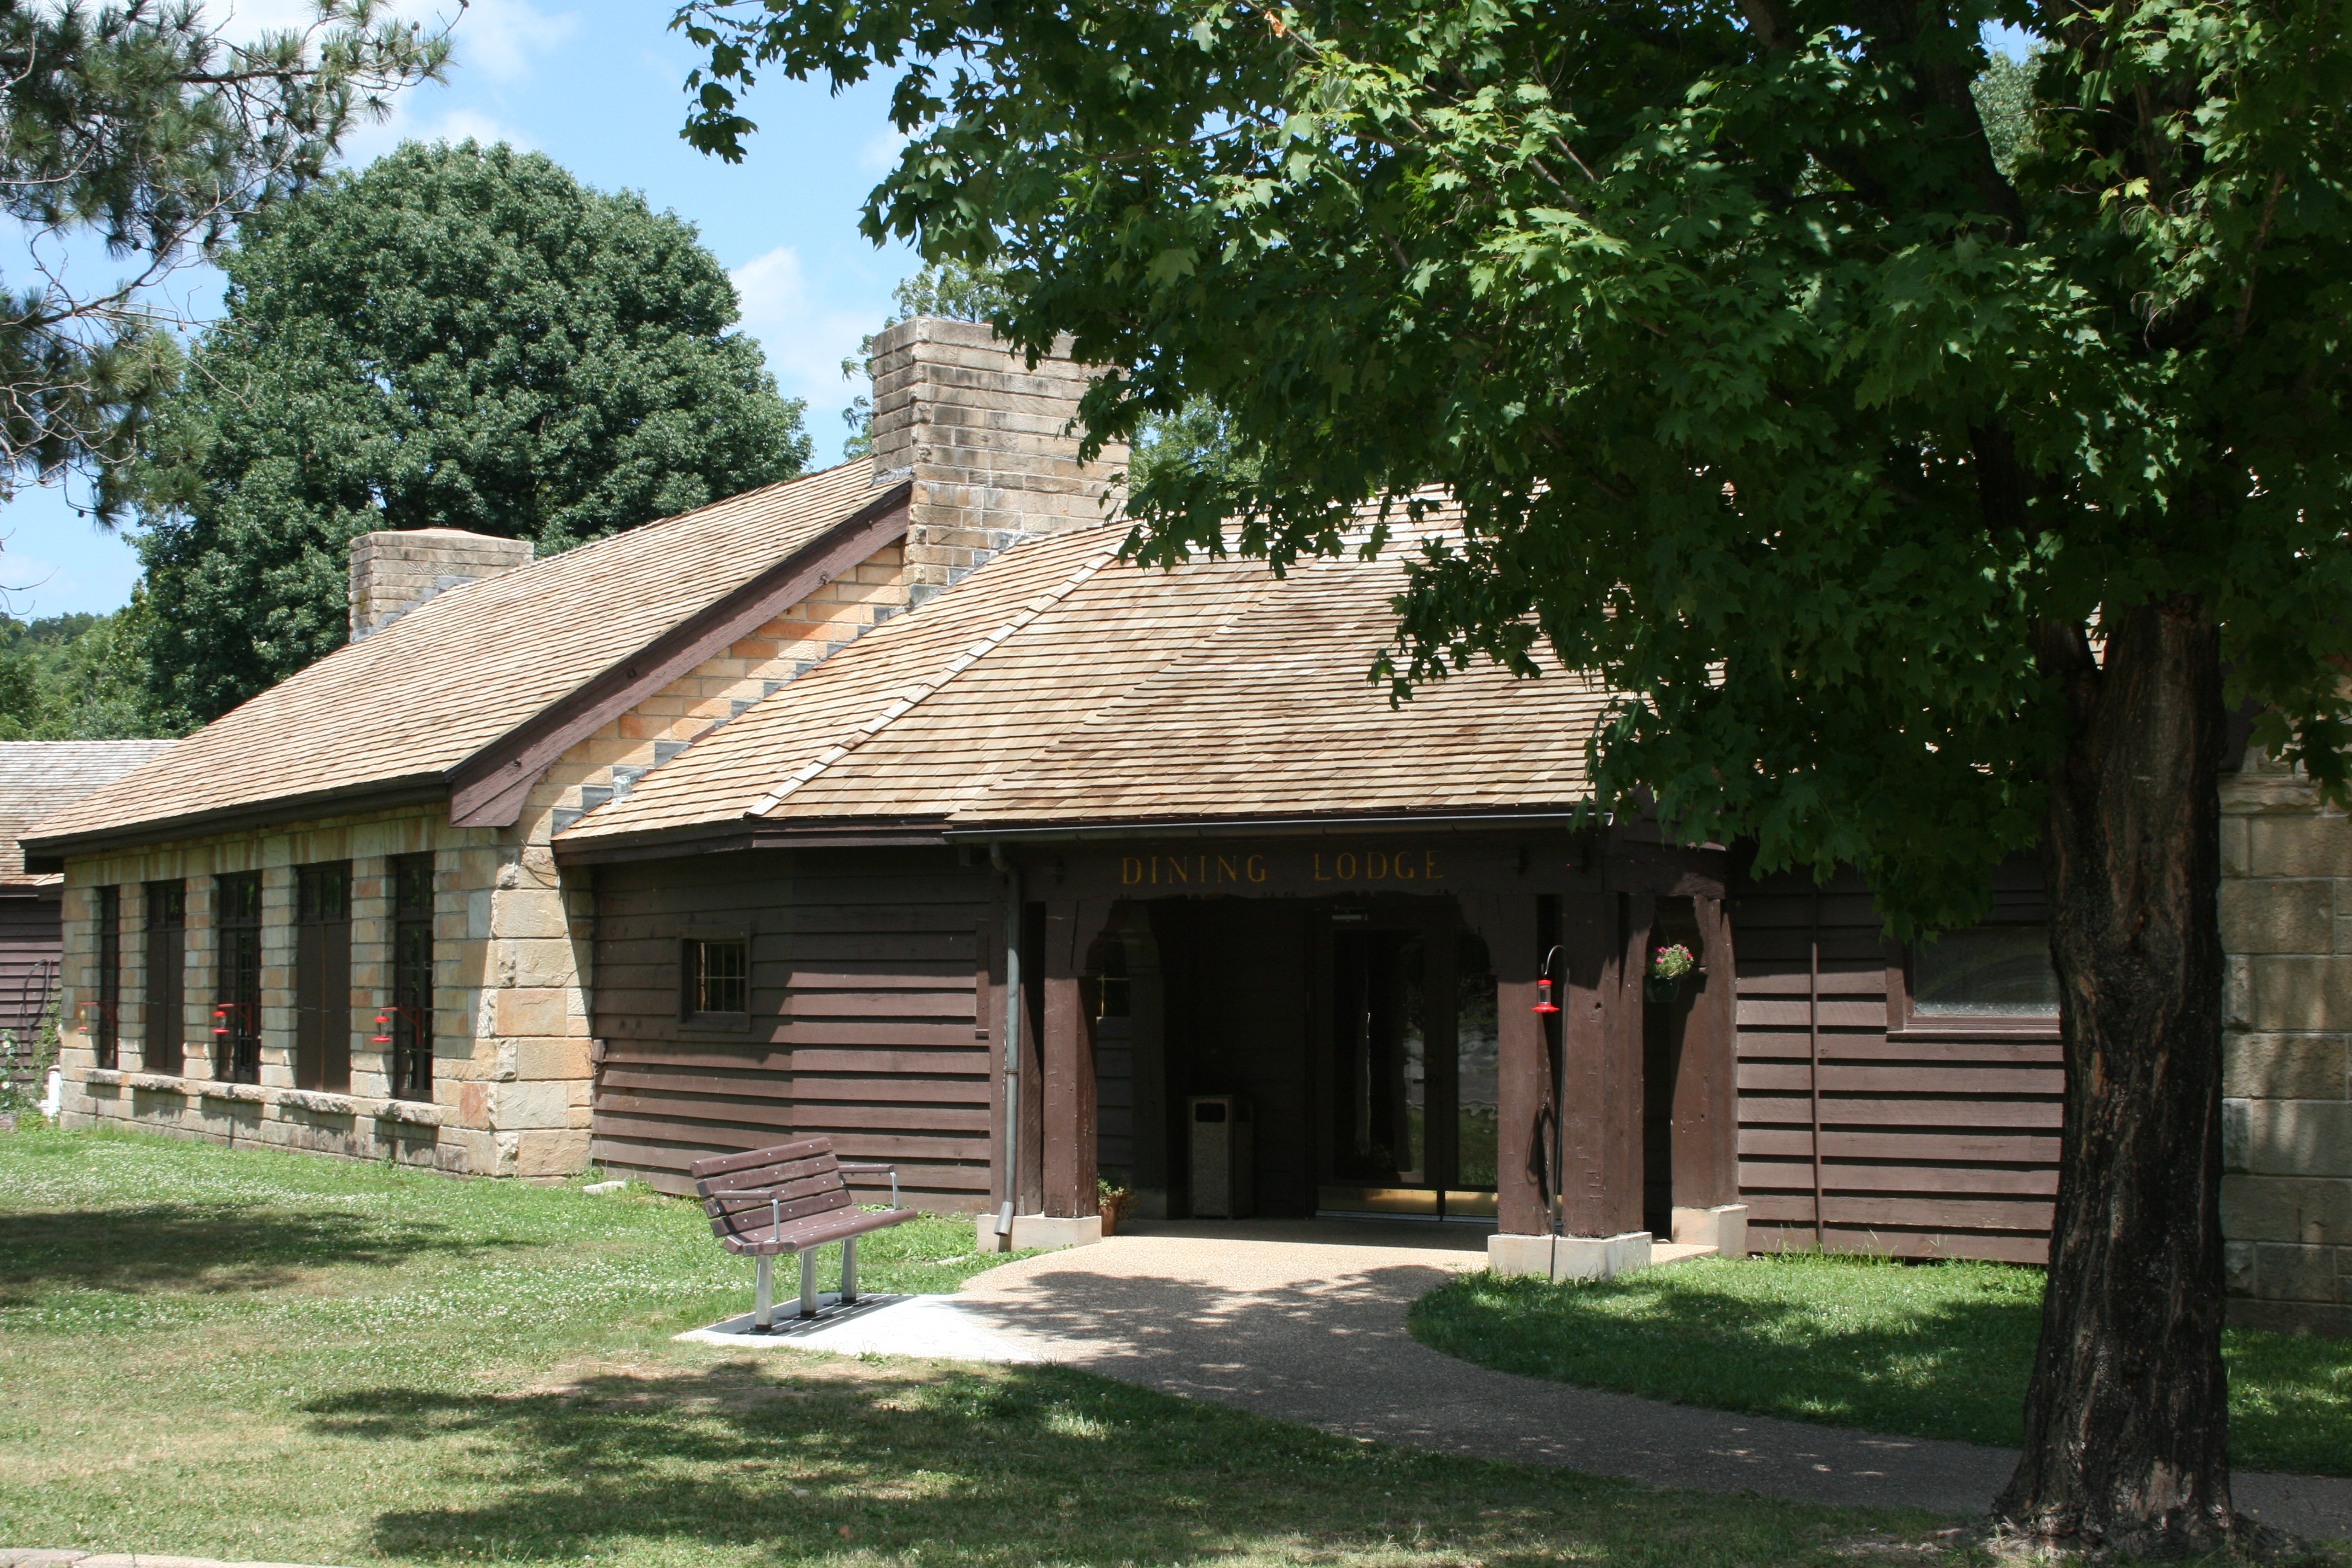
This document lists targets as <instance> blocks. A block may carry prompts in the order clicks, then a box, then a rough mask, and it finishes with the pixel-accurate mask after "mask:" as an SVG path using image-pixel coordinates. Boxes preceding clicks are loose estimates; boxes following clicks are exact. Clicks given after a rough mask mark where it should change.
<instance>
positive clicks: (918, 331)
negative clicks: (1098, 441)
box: [871, 316, 1128, 605]
mask: <svg viewBox="0 0 2352 1568" xmlns="http://www.w3.org/2000/svg"><path fill="white" fill-rule="evenodd" d="M1068 352H1069V340H1068V339H1067V338H1064V339H1062V340H1061V341H1060V342H1056V343H1055V345H1054V355H1053V357H1050V358H1046V359H1041V360H1039V361H1038V362H1037V364H1036V367H1035V368H1034V369H1032V368H1030V366H1029V364H1028V363H1027V362H1026V359H1025V356H1024V355H1023V354H1022V353H1020V352H1019V351H1018V350H1008V349H1007V348H1006V347H1005V346H1004V344H1003V343H1002V342H998V341H997V338H996V334H995V333H993V332H992V331H989V329H988V328H987V326H986V325H985V324H983V323H980V322H974V321H947V320H945V319H943V318H940V317H937V316H917V317H914V318H913V319H911V320H908V321H901V322H899V323H898V325H897V326H895V327H891V328H889V329H887V330H886V331H884V332H883V333H882V334H881V335H880V336H879V337H877V338H876V339H875V340H874V357H873V360H872V362H871V363H872V367H873V372H874V482H875V483H876V484H877V485H884V484H896V483H898V481H899V480H901V479H909V480H912V481H913V485H914V494H913V499H912V500H911V502H910V503H909V511H908V527H907V556H906V560H907V568H906V572H907V584H908V598H909V602H910V603H912V604H917V605H919V604H921V603H922V602H923V601H924V600H925V599H927V598H929V596H930V595H933V594H936V593H938V592H939V591H940V589H941V588H944V587H946V586H947V585H948V584H950V583H953V582H954V581H955V580H956V579H958V578H959V577H961V576H962V575H963V574H965V573H967V572H969V571H971V569H972V568H973V567H975V566H978V565H979V564H980V563H982V562H983V561H986V560H987V559H988V558H989V557H990V556H991V555H993V554H995V553H996V552H998V551H1000V550H1003V549H1004V548H1006V547H1007V546H1008V545H1010V544H1012V543H1013V541H1014V540H1016V539H1018V538H1019V537H1021V536H1022V535H1023V534H1031V533H1066V532H1068V531H1072V530H1074V529H1080V528H1091V527H1093V526H1094V525H1096V524H1097V523H1100V522H1104V521H1108V520H1109V519H1110V518H1111V517H1112V516H1113V515H1115V512H1114V510H1112V509H1109V508H1107V507H1106V505H1105V492H1106V491H1108V489H1109V488H1110V480H1111V476H1112V475H1113V474H1115V473H1118V472H1121V471H1123V470H1124V469H1125V468H1126V467H1127V455H1128V449H1127V447H1125V446H1123V445H1122V446H1112V447H1104V448H1103V452H1102V456H1101V457H1100V458H1097V459H1096V460H1095V461H1094V462H1093V463H1091V464H1087V465H1085V466H1083V467H1081V466H1080V464H1079V462H1078V437H1077V433H1076V430H1075V429H1074V428H1073V425H1072V422H1073V421H1074V420H1076V418H1077V416H1078V399H1079V398H1080V397H1081V396H1083V395H1085V393H1086V390H1087V384H1088V383H1089V382H1091V381H1092V380H1093V379H1094V377H1095V376H1096V375H1097V374H1100V373H1099V371H1097V370H1091V369H1089V368H1088V367H1087V366H1085V365H1082V364H1079V363H1076V361H1074V360H1072V359H1070V358H1069V357H1068Z"/></svg>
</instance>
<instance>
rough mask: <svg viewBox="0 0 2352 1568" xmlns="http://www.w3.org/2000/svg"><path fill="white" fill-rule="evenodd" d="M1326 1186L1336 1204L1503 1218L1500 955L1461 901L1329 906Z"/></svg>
mask: <svg viewBox="0 0 2352 1568" xmlns="http://www.w3.org/2000/svg"><path fill="white" fill-rule="evenodd" d="M1321 915H1322V918H1321V919H1320V920H1319V921H1318V922H1317V924H1318V928H1319V929H1318V938H1319V940H1318V942H1316V944H1315V946H1316V949H1317V954H1316V968H1317V971H1318V973H1317V975H1316V979H1317V980H1318V984H1317V985H1316V987H1315V1004H1316V1012H1317V1014H1318V1016H1317V1017H1316V1019H1315V1020H1314V1024H1315V1027H1314V1028H1313V1029H1312V1031H1311V1036H1310V1038H1311V1042H1312V1048H1313V1050H1314V1053H1315V1057H1316V1060H1315V1062H1314V1064H1313V1065H1314V1068H1315V1071H1314V1073H1313V1075H1312V1077H1313V1079H1314V1083H1315V1089H1316V1093H1315V1100H1316V1114H1315V1117H1314V1121H1315V1122H1316V1132H1317V1142H1318V1183H1317V1191H1316V1206H1317V1207H1318V1209H1319V1210H1321V1211H1322V1212H1324V1213H1327V1214H1383V1215H1421V1216H1424V1217H1428V1218H1435V1219H1447V1218H1451V1219H1475V1220H1492V1219H1493V1218H1494V1217H1495V1187H1496V1180H1495V1143H1496V1111H1497V1105H1496V1034H1495V976H1494V973H1493V969H1494V966H1493V964H1492V963H1490V962H1489V960H1488V958H1487V955H1486V944H1485V943H1484V942H1481V941H1480V940H1479V939H1478V938H1477V937H1476V936H1475V934H1473V933H1472V932H1470V931H1466V930H1465V929H1463V928H1462V927H1461V925H1460V923H1459V922H1458V921H1457V920H1456V918H1455V916H1454V910H1453V908H1452V906H1451V904H1450V902H1447V903H1440V902H1437V901H1435V900H1412V901H1411V902H1410V903H1408V902H1407V901H1405V900H1398V901H1396V902H1395V903H1393V904H1391V905H1387V906H1381V905H1374V904H1365V905H1338V906H1331V907H1328V908H1326V909H1325V910H1322V911H1321Z"/></svg>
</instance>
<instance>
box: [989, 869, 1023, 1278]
mask: <svg viewBox="0 0 2352 1568" xmlns="http://www.w3.org/2000/svg"><path fill="white" fill-rule="evenodd" d="M988 860H989V864H990V865H992V866H994V867H995V868H997V869H998V870H999V871H1001V872H1003V875H1004V910H1005V912H1004V1206H1003V1208H1002V1209H1000V1210H998V1211H997V1215H996V1246H997V1249H998V1250H999V1251H1010V1250H1012V1247H1013V1208H1014V1206H1015V1205H1016V1204H1017V1203H1018V1201H1019V1199H1020V1196H1021V870H1020V868H1019V867H1017V866H1014V865H1013V863H1012V862H1011V861H1009V860H1007V859H1006V858H1004V848H1003V846H1002V845H998V844H992V845H990V846H989V847H988Z"/></svg>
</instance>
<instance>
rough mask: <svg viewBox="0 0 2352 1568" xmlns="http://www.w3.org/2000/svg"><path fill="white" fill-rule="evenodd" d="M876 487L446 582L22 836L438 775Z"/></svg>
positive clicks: (775, 493)
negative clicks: (451, 583) (387, 621)
mask: <svg viewBox="0 0 2352 1568" xmlns="http://www.w3.org/2000/svg"><path fill="white" fill-rule="evenodd" d="M877 493H879V492H877V491H876V490H875V489H873V485H872V470H871V465H869V464H866V463H862V462H861V463H849V464H845V465H843V466H842V467H840V468H832V469H829V470H827V471H825V472H824V473H820V474H814V475H811V476H809V477H807V478H805V479H794V480H789V481H787V482H785V483H782V484H778V485H771V486H768V487H767V488H765V489H757V490H752V491H750V492H748V493H746V494H743V495H740V496H734V497H731V498H730V499H729V500H723V501H719V502H718V503H717V504H715V505H712V506H708V507H704V508H703V509H701V510H698V511H691V512H687V513H685V514H684V515H682V516H679V517H674V518H669V519H666V520H664V521H659V522H653V523H648V524H646V525H645V526H643V527H641V528H635V529H632V530H630V531H627V532H625V533H619V534H614V536H612V537H611V538H609V539H604V540H599V541H597V542H594V543H592V544H583V545H581V546H580V547H578V548H577V549H574V550H569V551H566V552H564V553H562V554H561V555H553V556H550V557H548V558H546V559H544V560H541V561H535V562H533V563H530V564H529V565H527V566H522V567H519V568H517V569H515V570H514V571H511V572H508V573H505V574H501V575H499V576H496V577H490V578H486V579H484V580H482V581H479V582H476V583H468V584H462V585H460V586H457V587H454V588H451V589H448V590H447V591H446V592H444V593H441V594H438V595H435V596H434V597H433V598H431V599H429V600H427V601H426V602H425V603H424V604H422V605H418V606H417V607H416V608H415V609H413V610H411V611H409V612H408V613H407V614H406V615H404V616H401V617H400V619H398V620H396V621H394V623H392V625H390V626H386V627H384V628H383V630H381V631H379V632H377V633H376V634H375V635H374V636H373V637H369V638H368V639H367V640H365V641H364V642H359V643H353V644H351V645H349V646H347V647H341V648H339V649H337V650H336V651H335V652H333V653H331V654H330V655H328V656H327V657H326V658H322V659H320V661H319V662H318V663H316V664H314V665H312V666H310V668H308V669H305V670H303V671H301V672H300V673H299V674H298V675H296V676H294V677H292V678H291V679H288V680H286V681H283V682H281V683H280V684H278V685H277V686H274V687H272V688H270V689H268V691H265V692H263V693H262V694H261V695H260V696H258V697H256V698H254V699H253V700H251V701H249V702H247V703H246V704H244V705H243V706H242V707H239V708H237V709H236V710H233V711H231V712H229V713H227V714H226V715H224V716H223V717H222V718H220V719H219V720H217V721H215V722H214V723H213V724H211V725H209V726H207V727H206V728H205V729H204V730H201V731H198V732H197V733H196V734H194V735H193V736H191V737H189V738H188V739H187V740H186V741H184V742H181V743H180V745H179V746H178V748H177V749H176V750H174V751H173V752H171V753H169V754H168V755H166V756H163V757H162V758H159V759H158V760H156V761H155V762H154V763H152V764H150V765H149V766H147V767H144V768H142V769H140V770H139V771H138V772H137V773H132V774H131V775H130V776H129V777H126V778H123V779H121V780H118V781H116V782H114V783H113V784H109V785H107V786H106V787H104V788H101V789H100V790H97V791H96V792H94V793H92V794H91V795H89V796H87V797H86V798H84V799H82V800H81V801H79V803H77V804H75V805H71V806H69V807H68V808H67V809H65V810H62V811H60V812H58V813H57V814H56V815H55V816H50V817H48V818H47V820H45V821H43V822H41V823H39V824H38V825H37V828H36V830H35V831H34V832H33V833H31V834H28V835H27V836H26V837H29V838H33V839H36V840H39V839H54V838H64V837H79V836H83V835H90V834H109V833H114V832H128V831H132V830H137V829H140V828H142V827H149V828H152V826H158V825H168V824H169V823H170V821H171V820H172V819H173V818H176V817H184V816H196V815H199V814H212V813H219V812H226V811H235V810H237V809H238V808H254V807H266V806H268V805H270V804H271V803H273V802H280V801H283V802H286V803H288V804H289V807H290V806H291V805H294V804H296V803H306V802H310V801H313V800H316V799H319V798H320V797H331V796H332V795H335V794H339V793H342V792H346V791H352V790H355V789H361V788H365V787H367V786H377V787H383V788H391V787H398V786H402V785H408V784H415V785H419V786H422V785H426V784H434V783H436V782H438V781H440V780H442V779H444V778H445V777H446V774H447V773H449V771H450V770H452V769H454V768H456V767H457V765H458V764H460V763H464V762H466V761H467V759H468V758H471V757H472V756H474V755H475V754H476V753H477V752H480V751H482V750H483V749H484V748H486V747H488V746H489V745H491V744H493V743H494V742H498V741H499V740H501V739H503V738H504V737H506V736H507V735H509V733H511V732H512V731H515V730H516V728H517V727H518V726H520V725H521V724H523V723H524V722H525V721H529V720H530V719H532V718H533V717H535V716H536V715H538V714H539V713H541V711H543V710H546V709H547V708H549V707H550V706H551V704H553V703H555V702H556V701H558V700H561V699H562V698H564V697H566V696H568V695H570V694H571V693H572V692H573V691H575V690H577V689H580V688H581V687H583V686H584V685H586V684H587V683H588V682H589V681H591V680H593V679H595V678H596V677H597V676H599V675H601V674H603V673H604V672H605V671H606V670H608V669H611V668H614V666H616V665H619V664H621V663H623V662H624V661H625V660H627V659H628V658H631V657H632V656H633V655H635V654H636V653H637V652H638V651H639V650H640V649H642V648H644V647H646V645H647V644H649V643H651V642H653V641H654V640H655V639H656V638H657V637H661V636H662V635H663V634H664V633H666V632H667V631H669V630H671V629H672V628H674V627H676V626H679V625H680V624H681V623H683V622H685V621H686V620H687V619H688V618H689V617H690V616H693V615H694V614H695V613H696V612H698V611H699V610H701V609H703V608H704V607H706V606H708V605H711V604H712V603H713V602H715V601H717V600H718V599H719V598H721V597H722V596H723V595H726V594H728V593H729V592H730V591H731V590H733V589H735V588H737V587H738V586H740V585H741V584H744V583H746V582H748V581H750V580H751V578H753V577H755V576H757V575H758V574H760V573H761V572H762V571H763V570H765V569H767V568H769V567H771V566H772V565H774V564H775V563H777V562H778V561H779V560H781V559H782V557H784V556H786V555H788V554H790V553H791V552H793V550H795V549H797V548H799V547H801V546H802V545H804V544H806V543H808V542H810V541H812V540H814V538H816V537H817V536H818V535H819V534H821V533H823V532H824V531H825V530H826V529H828V528H831V527H833V526H835V525H836V524H838V523H841V522H842V521H845V519H847V518H849V517H851V516H853V515H855V514H856V512H857V511H858V510H860V509H861V508H863V507H865V506H866V505H868V504H869V503H870V502H872V501H873V500H874V499H875V497H876V495H877Z"/></svg>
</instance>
